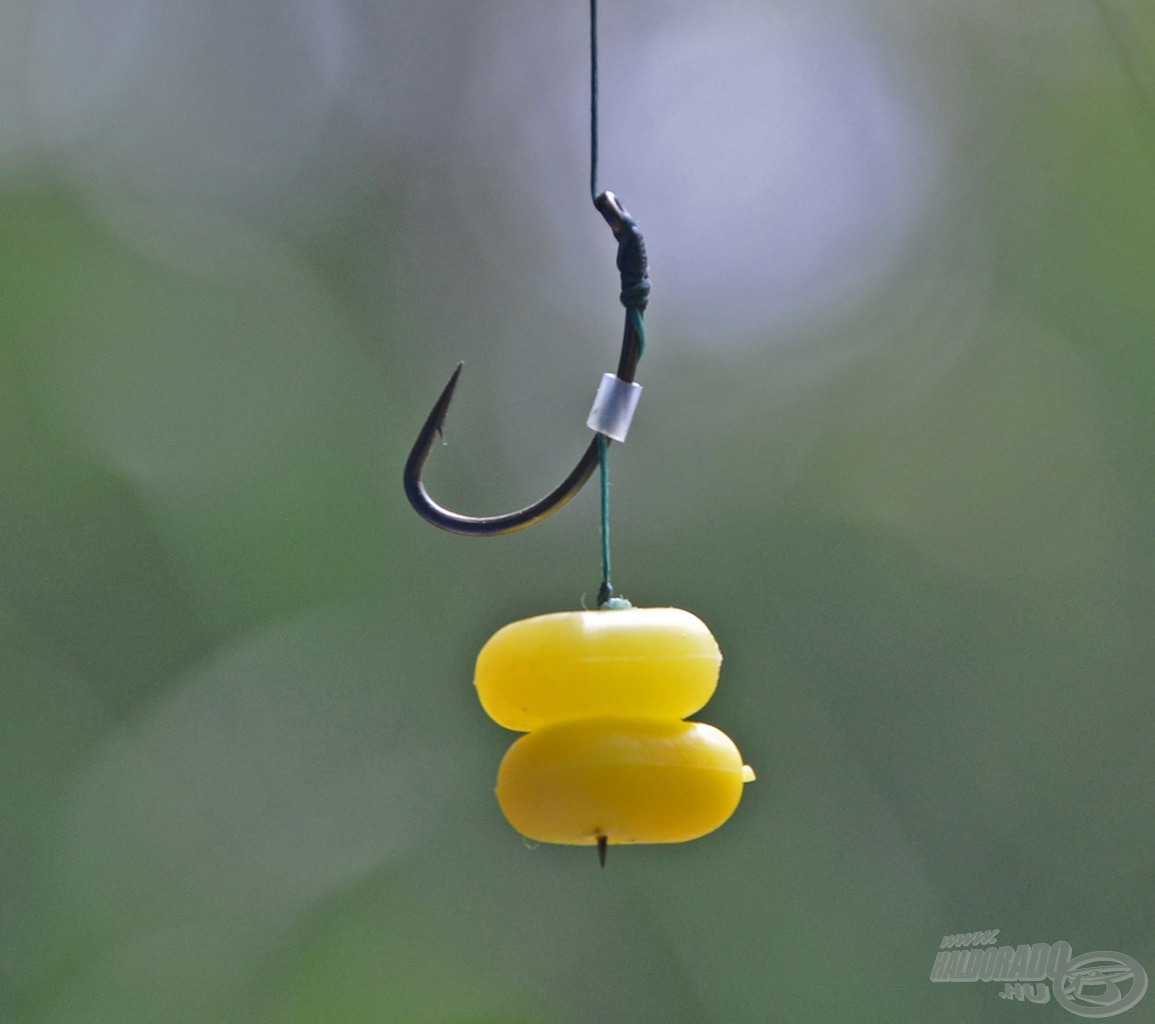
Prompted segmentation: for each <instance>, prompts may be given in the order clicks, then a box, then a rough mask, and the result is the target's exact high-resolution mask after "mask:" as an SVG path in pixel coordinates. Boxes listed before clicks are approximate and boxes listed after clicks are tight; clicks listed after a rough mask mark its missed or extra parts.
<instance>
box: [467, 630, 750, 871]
mask: <svg viewBox="0 0 1155 1024" xmlns="http://www.w3.org/2000/svg"><path fill="white" fill-rule="evenodd" d="M721 661H722V655H721V652H720V651H719V650H718V644H717V642H716V641H715V639H714V637H713V635H712V634H711V633H710V631H709V629H708V628H707V627H706V625H705V624H704V623H703V622H702V621H701V620H700V619H698V618H697V617H696V616H694V615H692V614H690V613H689V612H686V611H682V610H680V609H677V608H628V609H620V610H613V611H580V612H561V613H557V614H553V615H540V616H537V617H535V618H532V619H524V620H522V621H520V622H514V623H511V624H510V625H508V626H505V627H504V628H503V629H500V630H499V631H498V632H497V633H495V634H494V635H493V637H491V638H490V640H489V641H488V643H486V645H485V646H484V647H483V648H482V650H481V653H480V654H479V655H478V658H477V668H476V672H475V676H474V682H475V684H476V686H477V691H478V697H479V698H480V700H481V703H482V706H483V707H484V708H485V710H486V712H487V713H488V714H489V715H490V717H492V718H493V719H494V720H495V721H497V722H498V723H500V724H501V725H504V726H505V727H506V728H509V729H516V730H520V731H525V732H527V735H525V736H523V737H521V739H519V740H518V741H517V742H516V743H514V745H513V746H512V747H511V748H510V750H509V752H508V753H507V754H506V756H505V758H504V760H503V761H502V763H501V767H500V769H499V771H498V780H497V798H498V802H499V803H500V805H501V809H502V812H503V813H504V814H505V816H506V819H507V820H508V821H509V823H510V824H511V825H512V826H513V827H514V828H515V829H517V831H519V832H520V833H521V834H522V835H524V836H526V837H527V838H529V839H532V840H536V841H540V842H547V843H568V844H576V845H597V846H598V847H599V848H600V850H601V851H602V853H603V854H604V851H605V847H606V845H607V844H609V843H614V844H616V843H678V842H684V841H686V840H689V839H696V838H698V837H699V836H702V835H705V834H706V833H707V832H711V831H713V830H714V829H716V828H717V827H718V826H719V825H721V824H722V823H723V822H725V821H726V819H727V818H729V817H730V815H731V814H733V813H734V810H735V808H736V807H737V806H738V802H739V800H740V799H741V796H742V786H743V783H745V782H749V781H750V780H751V779H753V777H754V773H753V772H752V771H751V769H750V768H749V766H747V765H744V764H743V763H742V755H741V754H740V753H739V752H738V748H737V747H736V746H735V745H734V743H733V742H732V741H731V740H730V738H729V737H728V736H727V735H726V734H725V733H723V732H721V731H720V730H718V729H715V728H714V727H713V726H710V725H703V724H701V723H698V722H686V721H683V719H684V718H685V717H686V716H687V715H690V714H693V713H694V712H695V711H697V710H699V709H700V708H701V707H702V706H703V705H704V704H705V703H706V701H708V700H709V699H710V697H711V695H712V694H713V692H714V689H715V687H716V686H717V682H718V672H719V667H720V665H721Z"/></svg>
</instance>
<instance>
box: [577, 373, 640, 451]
mask: <svg viewBox="0 0 1155 1024" xmlns="http://www.w3.org/2000/svg"><path fill="white" fill-rule="evenodd" d="M641 396H642V386H641V384H638V383H635V382H634V381H627V380H622V379H621V377H618V376H617V375H616V374H612V373H605V374H602V379H601V383H600V384H598V393H597V394H596V395H595V396H594V404H593V408H592V409H590V414H589V417H588V418H587V419H586V426H587V427H589V428H590V430H595V431H597V432H598V433H599V434H605V435H606V437H608V438H610V439H611V440H613V441H624V440H625V439H626V434H627V433H628V432H629V429H630V422H631V421H632V420H633V418H634V410H635V409H636V408H637V407H638V399H639V398H641Z"/></svg>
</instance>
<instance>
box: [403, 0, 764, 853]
mask: <svg viewBox="0 0 1155 1024" xmlns="http://www.w3.org/2000/svg"><path fill="white" fill-rule="evenodd" d="M590 56H591V61H590V64H591V75H590V96H591V103H590V141H591V146H590V153H591V160H590V194H591V195H592V196H593V201H594V206H595V207H596V208H597V210H598V212H599V213H601V215H602V216H603V217H604V218H605V220H606V223H607V224H609V226H610V229H611V230H612V231H613V233H614V237H615V238H616V239H617V243H618V253H617V265H618V271H619V273H620V275H621V301H622V305H624V306H625V308H626V322H625V330H624V333H623V337H622V349H621V355H620V356H619V359H618V369H617V373H616V374H613V373H607V374H604V375H603V377H602V380H601V383H600V385H599V386H598V389H597V394H596V396H595V398H594V404H593V408H592V409H591V410H590V414H589V417H588V418H587V420H586V423H587V425H588V426H589V427H590V429H592V430H593V431H594V438H593V440H591V441H590V443H589V446H588V447H587V448H586V450H585V454H583V455H582V457H581V458H580V459H579V460H578V463H577V465H576V466H575V467H574V468H573V469H572V470H571V471H570V473H569V475H568V476H567V477H566V478H565V479H564V480H563V481H562V482H561V483H560V484H559V485H558V486H557V487H555V488H554V489H553V490H552V491H550V492H549V493H548V494H547V495H545V497H543V498H541V499H540V500H538V501H536V502H534V503H533V504H532V505H527V506H526V507H525V508H522V509H518V510H516V511H514V512H507V513H505V514H504V515H497V516H468V515H462V514H460V513H458V512H452V511H450V510H449V509H447V508H445V507H443V506H442V505H440V504H438V503H437V502H436V501H434V500H433V499H432V498H431V497H430V496H429V492H428V491H427V490H426V489H425V484H424V483H423V481H422V479H421V473H422V469H423V468H424V466H425V462H426V460H427V459H428V457H429V452H430V449H431V448H432V446H433V440H434V438H435V436H437V435H439V434H440V433H441V430H442V427H443V425H444V423H445V415H446V412H447V411H448V409H449V403H450V402H451V401H452V399H453V393H454V391H455V390H456V388H457V381H458V379H459V378H460V376H461V364H460V363H459V364H458V366H457V369H455V370H454V371H453V375H452V376H451V377H450V378H449V383H448V384H446V385H445V387H444V389H443V390H442V392H441V395H440V396H439V397H438V399H437V401H436V403H435V404H434V406H433V408H432V409H431V410H430V412H429V415H428V416H427V417H426V419H425V423H424V425H423V426H422V428H421V431H420V432H419V433H418V435H417V440H416V441H415V442H414V444H413V449H412V451H411V452H410V453H409V458H408V460H407V461H406V463H405V493H406V495H407V496H408V498H409V501H410V503H411V504H412V505H413V507H414V509H416V510H417V513H418V514H419V515H420V516H421V517H422V518H423V519H425V520H426V521H427V522H429V523H432V524H433V525H434V526H437V527H439V528H441V529H442V530H449V531H451V532H453V533H461V534H467V535H470V536H495V535H498V534H505V533H512V532H513V531H515V530H521V529H524V528H525V527H527V526H532V525H533V524H534V523H539V522H541V521H542V520H543V519H545V518H547V517H548V516H550V515H552V514H553V513H554V512H556V511H557V510H558V509H559V508H561V507H562V506H563V505H564V504H565V503H566V502H567V501H569V500H570V498H572V497H573V496H574V495H575V494H577V493H578V491H580V490H581V489H582V487H583V486H584V485H585V483H586V481H588V480H589V478H590V477H591V476H592V475H593V472H594V470H595V469H598V468H600V471H601V485H602V502H601V538H602V584H601V587H600V588H599V591H598V610H597V611H585V610H583V611H568V612H555V613H553V614H547V615H538V616H535V617H533V618H529V619H523V620H521V621H518V622H513V623H510V624H509V625H507V626H505V627H503V628H502V629H500V630H498V631H497V633H495V634H494V635H493V636H492V637H490V639H489V640H488V641H487V642H486V644H485V645H484V646H483V647H482V649H481V652H480V653H479V654H478V657H477V664H476V668H475V671H474V685H475V687H476V688H477V695H478V698H479V699H480V701H481V705H482V707H483V708H484V709H485V711H486V713H487V714H488V715H489V716H490V717H491V718H493V719H494V721H496V722H497V723H498V724H499V725H503V726H505V727H506V728H507V729H512V730H515V731H518V732H523V733H525V735H524V736H522V737H521V738H520V739H518V740H517V741H516V742H515V743H514V744H513V746H512V747H511V748H510V749H509V751H508V752H507V753H506V755H505V757H504V758H503V760H502V762H501V766H500V767H499V769H498V775H497V799H498V803H499V804H500V806H501V809H502V812H503V813H504V814H505V817H506V819H507V820H508V821H509V823H510V824H511V825H512V826H513V827H514V828H515V829H516V830H517V831H518V832H520V833H521V834H522V835H524V836H525V837H526V838H527V839H531V840H534V841H538V842H545V843H565V844H571V845H579V846H596V847H597V849H598V858H599V861H600V862H601V864H602V865H603V866H604V865H605V861H606V850H607V848H608V846H609V845H610V844H624V843H677V842H684V841H686V840H689V839H697V838H698V837H700V836H703V835H705V834H706V833H708V832H712V831H713V830H714V829H716V828H718V826H720V825H721V824H722V823H723V822H725V821H726V820H727V819H728V818H729V817H730V815H731V814H733V813H734V811H735V809H736V808H737V806H738V802H739V800H740V799H741V796H742V787H743V784H744V783H746V782H749V781H751V780H752V779H753V778H754V772H753V771H752V769H751V768H750V767H749V765H746V764H743V762H742V755H741V754H740V753H739V752H738V748H737V747H736V746H735V745H734V743H733V741H732V740H731V739H730V737H728V736H727V735H726V734H725V733H723V732H721V731H720V730H718V729H715V728H714V727H713V726H711V725H705V724H703V723H700V722H689V721H685V719H686V718H687V717H688V716H689V715H692V714H694V713H695V712H696V711H698V710H700V709H701V708H702V707H703V706H704V705H705V704H706V702H707V701H708V700H709V699H710V697H711V696H712V695H713V693H714V690H715V688H716V687H717V684H718V674H719V670H720V666H721V662H722V654H721V651H720V650H719V649H718V644H717V641H716V640H715V639H714V637H713V635H712V634H711V633H710V630H709V629H708V628H707V626H706V625H705V623H703V622H702V621H701V620H700V619H699V618H697V616H695V615H692V614H691V613H690V612H687V611H682V610H681V609H678V608H635V607H633V606H632V605H631V604H630V602H629V601H627V600H625V599H624V598H620V597H615V596H614V591H613V587H612V586H611V584H610V545H609V484H608V468H607V467H608V458H607V453H608V449H609V445H610V442H611V441H624V440H625V439H626V434H627V432H628V430H629V427H630V423H631V421H632V419H633V415H634V410H635V409H636V408H637V404H638V398H639V396H640V395H641V391H642V388H641V385H640V384H638V383H637V382H636V381H635V380H634V375H635V374H636V372H637V367H638V360H639V359H640V358H641V356H642V353H643V351H644V349H645V343H646V337H645V328H644V324H643V319H642V317H643V313H644V312H645V309H646V305H647V303H648V302H649V296H650V279H649V273H648V266H647V260H646V247H645V242H644V240H643V238H642V233H641V231H640V230H639V229H638V225H637V223H636V222H635V221H634V219H633V218H632V217H631V216H630V215H629V214H628V213H627V212H626V210H625V208H624V207H623V206H622V205H621V203H620V202H618V200H617V198H616V197H615V196H614V195H613V193H611V192H599V191H598V190H597V186H596V181H597V4H596V0H590Z"/></svg>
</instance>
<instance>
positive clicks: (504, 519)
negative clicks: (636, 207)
mask: <svg viewBox="0 0 1155 1024" xmlns="http://www.w3.org/2000/svg"><path fill="white" fill-rule="evenodd" d="M594 206H595V207H596V208H597V210H598V212H599V213H600V214H601V215H602V216H603V217H604V218H605V221H606V223H607V224H609V226H610V230H611V231H613V233H614V238H615V239H617V242H618V255H617V266H618V271H619V273H620V274H621V281H622V292H621V301H622V305H623V306H625V307H626V325H625V330H624V332H623V335H622V351H621V355H620V357H619V359H618V370H617V376H618V377H619V379H621V380H623V381H626V382H627V383H632V382H633V379H634V374H635V373H636V372H637V367H638V360H639V359H640V358H641V355H642V349H643V348H644V347H645V331H644V329H643V327H642V313H643V312H644V310H645V308H646V303H647V301H648V300H649V294H650V279H649V276H648V265H647V261H646V246H645V241H644V240H643V238H642V233H641V231H640V230H639V229H638V225H637V223H636V222H635V221H634V219H633V217H631V216H630V215H629V213H627V212H626V210H625V208H624V207H623V206H622V205H621V203H620V202H618V199H617V197H616V196H615V195H614V194H613V193H612V192H602V193H599V195H598V196H597V197H596V198H595V199H594ZM460 376H461V364H460V363H458V364H457V369H456V370H454V371H453V375H452V376H451V377H450V378H449V383H448V384H446V385H445V387H444V389H443V390H442V392H441V395H440V397H439V398H438V399H437V401H436V402H435V403H434V405H433V408H432V409H431V410H430V412H429V415H428V416H427V417H426V419H425V424H424V426H422V428H421V431H420V433H418V435H417V440H416V441H415V442H414V443H413V449H412V450H411V451H410V452H409V458H408V459H407V460H406V462H405V494H406V496H407V497H408V498H409V503H410V504H411V505H412V506H413V508H414V509H415V510H416V512H417V514H418V515H419V516H421V518H422V519H424V520H425V521H426V522H429V523H432V524H433V525H434V526H437V527H440V528H441V529H442V530H448V531H449V532H450V533H461V534H466V535H467V536H475V537H487V536H495V535H497V534H502V533H512V532H513V531H515V530H522V529H525V527H527V526H533V525H534V523H540V522H541V521H542V520H543V519H545V518H546V517H547V516H551V515H553V513H554V512H556V511H557V510H558V509H559V508H561V507H562V505H564V504H565V503H566V502H567V501H569V500H570V498H572V497H573V496H574V495H575V494H577V492H578V491H580V490H581V489H582V487H583V486H584V485H585V483H586V481H587V480H589V478H590V476H591V475H592V474H593V471H594V470H595V469H596V468H597V466H598V461H599V458H600V447H601V445H602V444H603V443H604V444H607V445H608V444H610V439H609V438H608V437H606V436H605V435H604V434H597V435H595V436H594V439H593V440H592V441H591V442H590V444H589V447H588V448H586V450H585V454H584V455H582V457H581V459H579V460H578V464H577V465H576V466H574V468H573V469H572V470H571V471H570V474H569V476H567V477H566V478H565V479H564V480H563V481H562V482H561V483H560V484H559V485H558V486H557V487H555V488H554V489H553V490H552V491H550V492H549V494H547V495H546V496H545V497H544V498H541V499H540V500H538V501H535V502H534V503H533V504H532V505H527V506H526V507H525V508H522V509H518V510H517V511H516V512H507V513H505V514H504V515H498V516H466V515H461V514H460V513H458V512H452V511H450V510H449V509H447V508H445V507H444V506H442V505H439V504H438V503H437V502H436V501H434V500H433V499H432V498H431V497H430V496H429V492H428V491H427V490H426V489H425V484H424V483H423V482H422V479H421V471H422V469H423V468H424V466H425V460H426V459H428V458H429V452H430V450H431V449H432V447H433V439H434V437H435V436H436V435H440V434H441V432H442V428H443V426H444V424H445V414H446V412H447V411H448V409H449V403H450V402H451V401H452V400H453V392H454V390H455V389H456V388H457V380H458V378H459V377H460Z"/></svg>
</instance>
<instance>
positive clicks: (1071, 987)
mask: <svg viewBox="0 0 1155 1024" xmlns="http://www.w3.org/2000/svg"><path fill="white" fill-rule="evenodd" d="M1146 992H1147V972H1146V971H1144V970H1143V967H1142V965H1140V964H1139V962H1138V961H1137V960H1134V959H1132V958H1131V957H1129V956H1126V955H1124V954H1123V953H1113V952H1096V953H1084V954H1083V955H1082V956H1080V957H1076V958H1075V959H1074V960H1071V961H1069V962H1068V963H1067V965H1066V967H1065V968H1064V970H1063V972H1062V973H1061V974H1060V975H1058V976H1057V977H1056V978H1055V984H1054V996H1055V1001H1056V1002H1057V1003H1059V1005H1061V1006H1062V1007H1063V1009H1065V1010H1070V1011H1071V1013H1074V1014H1078V1016H1080V1017H1114V1016H1115V1015H1116V1014H1118V1013H1122V1012H1123V1011H1124V1010H1129V1009H1131V1007H1132V1006H1134V1005H1135V1004H1136V1003H1137V1002H1139V1000H1140V999H1142V998H1143V996H1144V994H1145V993H1146Z"/></svg>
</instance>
